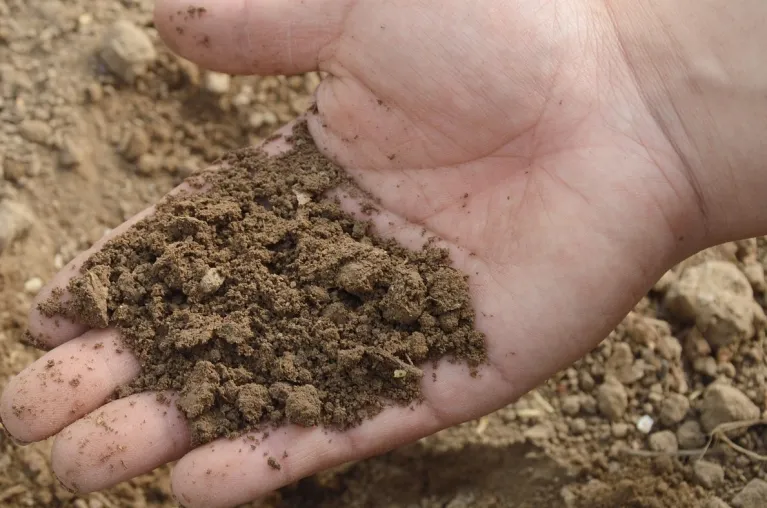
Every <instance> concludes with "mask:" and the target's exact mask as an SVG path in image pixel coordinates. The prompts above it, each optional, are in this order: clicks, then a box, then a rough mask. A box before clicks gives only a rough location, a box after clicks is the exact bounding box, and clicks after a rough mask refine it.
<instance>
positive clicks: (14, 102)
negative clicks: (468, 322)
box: [0, 0, 767, 508]
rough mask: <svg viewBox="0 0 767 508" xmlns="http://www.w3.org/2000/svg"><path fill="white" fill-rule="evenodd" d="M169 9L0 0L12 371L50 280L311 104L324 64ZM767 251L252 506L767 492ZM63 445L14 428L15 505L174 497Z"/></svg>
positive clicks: (658, 502)
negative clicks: (266, 51)
mask: <svg viewBox="0 0 767 508" xmlns="http://www.w3.org/2000/svg"><path fill="white" fill-rule="evenodd" d="M151 9H152V2H151V1H150V0H97V1H85V0H68V1H62V0H40V1H37V2H29V1H28V0H0V388H2V387H3V386H4V384H5V383H6V382H7V380H8V378H9V377H10V376H12V375H13V374H15V373H16V372H18V371H20V370H21V369H22V368H23V367H24V366H26V365H27V364H28V363H29V362H31V361H33V360H34V359H35V358H36V357H37V356H38V355H39V353H38V352H36V351H35V350H34V349H33V348H31V347H29V346H27V345H24V344H23V342H22V336H23V331H24V329H25V319H26V314H27V311H28V308H29V305H30V302H31V299H32V297H33V296H34V294H35V293H36V292H37V291H38V290H39V288H40V286H41V285H42V283H43V281H45V280H47V279H48V278H49V277H51V276H52V275H53V274H54V273H55V272H56V271H57V269H58V268H60V267H61V266H63V264H65V263H66V262H67V261H69V260H70V259H71V258H72V257H73V256H74V255H76V254H77V253H78V252H80V251H81V250H83V249H85V248H87V247H89V246H90V245H91V244H92V243H93V242H94V241H95V240H97V239H98V238H99V237H100V236H101V235H102V234H104V232H105V231H107V230H108V229H109V228H112V227H114V226H116V225H118V224H119V223H121V222H122V221H124V220H125V219H127V218H128V217H130V216H131V215H133V214H134V213H136V212H138V211H139V210H141V209H143V208H144V207H146V206H147V205H148V204H150V203H152V202H154V201H155V200H157V199H158V198H159V197H160V196H162V195H163V194H164V193H165V192H166V191H167V190H168V189H170V187H171V186H172V185H174V184H175V183H177V182H179V181H180V180H181V179H182V178H183V177H185V176H187V175H189V174H190V173H191V172H192V171H194V170H195V169H197V168H201V167H204V166H205V165H206V164H207V163H209V162H211V161H213V160H214V159H215V158H217V157H218V156H220V155H221V154H223V153H224V152H226V151H227V150H230V149H234V148H240V147H242V146H246V145H248V144H251V143H257V142H258V141H260V140H262V139H264V138H266V137H267V136H269V134H270V133H271V132H273V130H274V129H275V128H277V127H278V126H279V125H282V124H283V123H285V122H287V121H289V120H291V119H292V118H294V117H295V116H296V114H298V113H300V112H301V111H303V110H304V109H305V108H306V107H308V104H309V99H310V96H311V92H312V91H313V90H314V88H315V87H316V86H317V84H318V83H319V81H320V76H318V75H316V74H310V75H307V76H301V77H290V78H286V77H249V78H231V79H230V78H229V77H227V76H222V75H216V74H208V73H205V72H204V71H202V70H200V69H198V68H196V67H195V66H194V65H191V64H190V63H189V62H186V61H183V60H180V59H178V58H177V57H175V56H173V55H172V54H171V53H170V52H169V51H168V50H167V49H166V48H164V46H163V45H162V43H161V42H160V41H159V39H158V37H157V34H156V31H155V30H154V29H153V28H152V24H151ZM117 21H123V22H124V21H128V22H130V23H131V24H132V25H131V26H128V27H127V28H126V25H125V24H122V25H119V26H120V27H122V28H121V30H122V34H123V35H122V37H125V38H126V40H127V41H128V42H127V44H128V46H129V47H131V48H133V49H134V50H135V51H133V53H132V56H131V58H133V59H134V60H125V58H124V57H125V55H122V56H120V55H117V56H116V57H115V56H114V55H113V57H112V58H111V62H112V67H111V68H110V67H109V66H107V65H106V63H105V59H104V57H102V56H100V55H102V54H103V53H102V51H103V50H104V48H105V47H107V48H108V47H110V44H111V43H110V42H109V41H110V40H112V41H113V40H114V39H109V38H108V37H107V39H106V40H105V36H106V35H107V34H109V33H110V31H111V30H114V23H115V22H117ZM148 47H149V49H147V48H148ZM120 58H122V59H123V60H120ZM142 58H143V59H145V60H142ZM107 59H108V60H109V59H110V57H107ZM115 59H116V60H115ZM119 75H122V76H124V77H129V78H132V81H131V82H130V83H126V82H124V80H122V79H120V78H119V77H118V76H119ZM766 262H767V242H766V241H765V240H764V239H752V240H750V241H744V242H739V243H737V244H726V245H722V246H719V247H717V248H714V249H710V250H708V251H705V252H703V253H700V254H698V255H696V256H694V257H693V258H691V259H689V260H687V261H685V262H684V263H682V264H681V265H679V266H678V267H676V268H675V269H674V270H673V271H672V272H670V273H668V274H666V275H665V276H664V277H663V278H662V279H661V280H660V281H658V284H657V285H656V287H655V288H654V290H653V291H652V292H650V293H649V294H648V295H647V296H646V297H645V298H644V299H643V300H642V301H641V302H640V304H639V305H638V306H637V308H636V309H635V310H634V311H633V312H632V313H631V314H630V315H629V316H627V317H626V319H625V320H624V322H623V323H622V324H621V325H620V326H618V327H617V328H616V330H615V331H614V332H613V333H612V334H610V336H609V337H606V338H605V340H604V341H603V342H602V343H601V344H600V345H599V346H598V347H597V348H596V349H595V350H594V351H592V352H591V353H590V354H589V355H588V356H587V357H586V358H584V359H582V360H581V361H579V362H578V364H576V365H575V366H573V367H572V368H569V369H567V370H565V371H563V372H561V373H558V374H557V375H556V376H553V377H552V379H550V380H549V381H548V382H547V383H546V384H545V385H544V386H541V387H540V388H539V389H538V390H536V391H535V392H533V393H530V394H528V395H527V396H525V397H524V398H523V399H522V400H520V401H518V402H517V403H515V404H512V405H510V406H508V407H506V408H504V409H503V410H501V411H498V412H497V413H495V414H492V415H489V416H488V417H486V418H482V419H480V420H478V421H474V422H468V423H466V424H464V425H461V426H458V427H455V428H452V429H448V430H446V431H444V432H442V433H439V434H437V435H435V436H432V437H429V438H427V439H424V440H422V441H421V442H419V443H416V444H414V445H411V446H408V447H405V448H403V449H400V450H397V451H394V452H392V453H389V454H387V455H384V456H381V457H377V458H373V459H370V460H366V461H362V462H358V463H355V464H350V465H346V466H344V467H342V468H338V469H336V470H333V471H329V472H325V473H322V474H320V475H317V476H315V477H312V478H307V479H305V480H303V481H301V482H299V483H297V484H296V485H291V486H289V487H286V488H284V489H283V490H281V491H280V492H277V493H275V494H274V495H273V496H272V497H270V499H267V500H264V501H262V502H260V503H254V504H253V505H252V506H265V507H275V508H277V507H280V508H281V507H286V508H287V507H301V508H303V507H315V506H319V507H331V506H332V507H337V506H349V507H366V508H377V507H392V508H393V507H403V508H404V507H423V508H431V507H440V508H463V507H475V506H476V507H515V508H520V507H527V506H531V507H532V506H550V507H577V508H580V507H584V508H585V507H597V508H599V507H615V506H628V507H653V508H654V507H663V506H674V507H680V508H681V507H688V506H689V507H694V506H702V507H708V508H722V507H726V506H732V507H734V508H754V507H757V506H767V483H766V482H764V480H767V473H765V466H764V464H765V462H764V460H763V456H764V454H767V425H764V424H762V423H760V422H761V421H762V419H763V418H764V417H765V416H766V415H765V414H764V413H765V409H766V408H767V383H766V378H767V367H765V361H764V355H765V318H764V310H763V309H764V308H765V289H766V285H765V277H764V267H765V263H766ZM731 422H735V426H737V427H738V429H735V430H727V431H726V432H725V430H726V427H722V424H724V425H725V426H726V425H728V424H729V423H731ZM710 435H713V436H714V437H715V438H716V439H713V442H711V443H710V446H707V445H708V436H710ZM725 438H726V439H725ZM49 447H50V443H49V442H46V443H42V444H36V445H32V446H28V447H17V446H16V445H15V444H13V443H12V442H11V441H10V440H9V439H8V438H7V437H6V435H5V434H4V433H0V505H2V506H75V507H78V508H85V507H89V508H101V507H118V506H135V507H142V506H153V507H154V506H156V507H165V506H175V503H174V502H173V499H172V496H171V494H170V489H169V478H168V469H167V468H161V469H159V470H157V471H155V472H153V473H152V474H149V475H145V476H143V477H140V478H138V479H135V480H133V481H131V482H126V483H124V484H122V485H119V486H117V487H115V488H113V489H110V490H108V491H104V492H100V493H96V494H92V495H88V496H77V495H75V494H71V493H69V492H67V491H66V490H65V489H64V488H62V487H61V486H60V485H58V483H57V482H56V480H55V479H54V478H53V476H52V474H51V471H50V468H49V466H48V451H49ZM704 451H705V456H704V457H703V459H701V457H702V456H703V452H704Z"/></svg>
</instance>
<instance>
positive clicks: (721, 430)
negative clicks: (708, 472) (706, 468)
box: [621, 419, 767, 462]
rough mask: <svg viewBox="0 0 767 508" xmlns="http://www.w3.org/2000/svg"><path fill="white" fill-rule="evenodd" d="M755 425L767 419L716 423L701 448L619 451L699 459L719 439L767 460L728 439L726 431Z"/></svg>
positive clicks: (756, 457)
mask: <svg viewBox="0 0 767 508" xmlns="http://www.w3.org/2000/svg"><path fill="white" fill-rule="evenodd" d="M756 425H767V419H760V420H745V421H742V422H728V423H721V424H719V425H717V426H716V428H714V430H712V431H711V435H710V436H709V438H708V442H707V443H706V446H704V447H703V448H697V449H695V450H678V451H675V452H654V451H648V450H630V449H627V448H625V449H622V450H621V451H622V452H623V453H625V454H627V455H634V456H637V457H661V456H664V455H666V456H672V457H691V456H695V455H699V457H698V459H697V460H700V459H702V458H703V457H705V455H706V453H708V450H709V449H710V448H711V445H712V444H713V443H714V440H715V439H720V440H721V441H722V442H723V443H724V444H726V445H727V446H729V447H730V448H732V449H733V450H735V451H736V452H738V453H742V454H743V455H745V456H747V457H749V458H751V459H753V460H756V461H759V462H767V455H761V454H759V453H756V452H753V451H751V450H747V449H746V448H743V447H742V446H740V445H738V444H736V443H734V442H733V441H732V439H730V438H729V436H727V432H732V431H734V430H741V429H748V428H750V427H754V426H756Z"/></svg>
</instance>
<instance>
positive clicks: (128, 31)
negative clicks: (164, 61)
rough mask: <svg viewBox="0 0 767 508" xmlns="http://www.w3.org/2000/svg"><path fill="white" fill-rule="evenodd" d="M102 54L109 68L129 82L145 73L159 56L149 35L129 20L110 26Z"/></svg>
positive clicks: (103, 43)
mask: <svg viewBox="0 0 767 508" xmlns="http://www.w3.org/2000/svg"><path fill="white" fill-rule="evenodd" d="M100 55H101V58H102V59H103V60H104V63H106V64H107V66H108V67H109V69H110V70H111V71H112V72H114V73H115V74H116V75H117V76H119V77H120V78H121V79H123V80H124V81H126V82H128V83H132V82H133V81H134V80H135V79H136V78H137V77H138V76H141V75H143V74H144V73H145V72H146V70H147V67H148V66H149V65H150V64H151V63H152V62H154V60H155V59H156V58H157V53H156V51H155V49H154V45H153V44H152V41H151V40H150V39H149V36H148V35H147V34H146V33H145V32H144V31H143V30H141V29H140V28H139V27H137V26H136V25H134V24H133V23H131V22H130V21H127V20H120V21H117V22H116V23H115V24H113V25H112V26H111V27H110V28H109V30H108V31H107V33H106V35H105V36H104V40H103V42H102V48H101V53H100Z"/></svg>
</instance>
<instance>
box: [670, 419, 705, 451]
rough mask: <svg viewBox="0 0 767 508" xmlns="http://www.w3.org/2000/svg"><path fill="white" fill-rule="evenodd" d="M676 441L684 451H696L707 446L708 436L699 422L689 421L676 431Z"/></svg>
mask: <svg viewBox="0 0 767 508" xmlns="http://www.w3.org/2000/svg"><path fill="white" fill-rule="evenodd" d="M676 439H677V441H678V443H679V447H680V448H681V449H683V450H696V449H699V448H703V447H704V446H705V445H706V441H707V440H706V435H705V434H704V433H703V429H701V427H700V423H698V421H697V420H688V421H686V422H684V423H683V424H682V425H680V426H679V428H678V429H677V430H676Z"/></svg>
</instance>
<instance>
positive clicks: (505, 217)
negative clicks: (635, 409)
mask: <svg viewBox="0 0 767 508" xmlns="http://www.w3.org/2000/svg"><path fill="white" fill-rule="evenodd" d="M196 6H198V7H199V6H202V7H204V8H205V10H204V12H203V11H198V12H197V13H196V14H195V15H194V16H190V15H189V14H188V13H187V12H186V10H187V8H188V3H187V2H182V1H180V0H163V1H159V2H158V6H157V12H156V22H157V26H158V28H159V29H160V31H161V33H162V35H163V37H164V38H165V40H166V41H167V42H168V43H169V44H170V45H171V46H172V47H173V48H174V49H175V50H177V51H178V52H179V53H180V54H182V55H183V56H186V57H187V58H190V59H192V60H194V61H197V62H198V63H200V64H201V65H203V66H204V67H207V68H211V69H215V70H220V71H226V72H231V73H258V74H277V73H282V74H294V73H300V72H305V71H309V70H314V69H321V70H324V71H326V72H328V73H329V74H330V77H329V78H328V79H327V80H325V81H324V82H323V83H322V84H321V86H320V88H319V90H318V92H317V105H318V113H317V114H313V115H310V116H309V124H310V129H311V132H312V134H313V136H314V137H315V139H316V141H317V143H318V145H319V146H320V147H321V148H322V149H323V150H324V151H325V152H326V153H327V154H328V155H330V156H332V157H333V158H335V160H336V161H337V162H339V163H340V164H341V165H343V166H344V167H345V168H347V170H348V172H349V173H350V174H351V175H352V176H353V177H354V178H356V180H357V181H358V183H359V184H360V185H361V186H362V187H364V188H365V189H367V190H368V191H370V192H372V193H373V194H375V196H376V197H377V198H379V199H380V201H381V203H382V207H383V211H382V212H381V215H380V216H378V217H376V219H375V221H376V225H377V227H378V229H379V231H380V232H381V233H382V234H385V235H393V236H394V237H396V238H398V239H399V240H401V241H402V242H404V243H406V244H408V245H413V246H415V245H417V244H418V242H419V241H421V240H420V239H421V230H422V228H426V229H428V230H429V231H430V232H431V233H433V234H435V235H437V236H438V237H440V238H441V239H442V241H443V243H444V245H445V246H447V247H448V248H449V249H450V250H451V251H452V254H453V259H454V262H455V265H456V266H457V267H459V268H460V269H462V270H464V271H465V272H467V273H469V274H470V275H471V279H470V284H471V288H472V293H473V299H474V303H475V308H476V311H477V316H478V320H477V325H478V327H479V328H480V329H481V330H482V331H483V332H485V333H486V335H487V339H488V348H489V353H490V360H491V365H490V366H489V367H488V368H486V369H484V370H483V371H482V373H481V376H480V377H479V378H478V379H472V378H470V377H469V376H468V374H467V372H466V371H465V370H464V368H462V367H460V366H457V365H449V364H444V365H441V366H440V367H439V370H438V372H439V378H438V379H439V381H438V382H437V383H432V382H425V383H424V386H423V390H424V394H425V396H426V402H425V403H424V404H422V405H420V406H417V407H416V410H415V411H410V410H408V409H406V408H405V409H397V408H394V409H389V410H387V411H385V412H384V413H382V414H381V415H380V416H378V417H377V418H375V419H374V420H371V421H368V422H366V423H364V424H363V425H361V426H360V427H357V428H355V429H352V430H350V431H348V432H346V433H343V434H338V433H325V432H324V431H323V430H322V429H303V428H298V427H286V428H285V429H284V430H281V431H280V432H277V433H275V434H274V435H273V436H272V437H270V439H269V440H267V441H265V442H264V443H262V444H261V445H260V446H261V447H262V449H263V451H268V452H269V453H270V454H272V455H276V454H279V455H280V456H281V454H282V452H283V450H287V452H288V457H287V458H284V459H281V461H280V462H281V464H282V469H281V470H279V471H274V470H272V469H271V468H269V466H268V465H267V464H266V461H265V460H264V458H263V454H262V453H252V454H251V453H239V449H240V448H241V447H242V445H241V443H240V441H219V442H215V443H212V444H209V445H205V446H202V447H199V448H197V449H194V450H191V449H190V447H189V433H188V429H187V428H186V425H185V423H184V421H183V419H182V418H181V416H180V414H179V412H178V411H177V410H176V409H175V408H174V406H172V405H171V406H170V407H167V406H165V405H161V404H159V403H158V402H157V401H156V396H155V394H152V393H144V394H138V395H134V396H131V397H128V398H125V399H120V400H116V401H113V402H110V403H107V404H104V400H105V398H106V397H107V396H108V395H109V394H111V392H112V391H113V390H114V389H115V388H116V387H117V386H119V385H121V384H123V383H125V382H127V381H129V380H130V379H131V378H133V377H134V376H136V375H137V373H138V369H139V366H138V363H137V361H136V360H135V359H134V358H132V357H130V356H129V355H128V354H127V353H120V352H119V350H121V346H120V340H119V337H117V335H116V334H115V333H114V331H110V330H106V331H102V330H92V331H87V330H85V329H84V328H83V327H81V326H79V325H77V324H74V323H69V322H65V321H64V320H56V319H45V318H44V317H42V316H41V314H40V313H39V312H38V311H36V310H34V309H33V310H32V313H31V316H30V331H31V333H32V334H33V335H34V336H35V337H37V338H38V339H39V340H40V341H41V342H43V343H44V344H45V345H46V346H48V347H55V349H53V350H52V351H50V352H49V353H47V354H46V355H45V356H44V357H42V358H41V359H40V360H39V361H37V362H36V363H35V364H34V365H32V366H30V367H29V368H27V369H26V370H25V371H23V372H22V373H20V374H19V375H18V376H17V377H16V378H14V379H13V380H12V381H11V382H10V383H9V385H8V387H7V389H6V391H5V393H4V394H3V396H2V399H1V400H0V414H1V415H2V418H3V421H4V423H5V426H6V428H7V429H8V431H9V432H11V433H12V434H13V435H14V436H15V437H16V438H17V439H20V440H23V441H27V442H29V441H36V440H41V439H44V438H47V437H49V436H52V435H54V434H57V433H58V435H57V437H56V440H55V443H54V447H53V456H52V460H53V467H54V470H55V472H56V474H57V475H58V477H59V478H60V479H61V480H62V481H63V482H64V483H65V484H66V485H67V486H70V487H72V488H74V489H76V490H80V491H93V490H98V489H103V488H106V487H108V486H111V485H113V484H115V483H118V482H120V481H123V480H126V479H129V478H131V477H134V476H136V475H138V474H141V473H144V472H146V471H149V470H151V469H153V468H155V467H157V466H159V465H161V464H164V463H166V462H169V461H174V460H177V459H180V460H179V462H178V463H177V465H176V467H175V470H174V473H173V488H174V491H175V493H176V495H177V497H178V498H179V500H180V501H181V502H182V503H183V504H185V505H187V506H205V507H214V506H233V505H236V504H239V503H243V502H246V501H248V500H251V499H255V498H257V497H259V496H262V495H264V494H266V493H268V492H270V491H272V490H274V489H277V488H279V487H281V486H283V485H285V484H287V483H289V482H292V481H294V480H297V479H299V478H301V477H304V476H307V475H310V474H312V473H314V472H317V471H319V470H321V469H324V468H328V467H331V466H334V465H337V464H340V463H343V462H346V461H350V460H355V459H360V458H364V457H366V456H370V455H373V454H377V453H381V452H384V451H386V450H389V449H392V448H394V447H397V446H399V445H402V444H405V443H407V442H410V441H413V440H416V439H419V438H421V437H424V436H426V435H429V434H431V433H434V432H436V431H438V430H440V429H442V428H445V427H447V426H450V425H453V424H457V423H459V422H462V421H466V420H469V419H473V418H477V417H480V416H482V415H484V414H487V413H489V412H491V411H493V410H495V409H498V408H501V407H503V406H504V405H506V404H508V403H510V402H512V401H514V400H515V399H516V398H518V397H519V396H521V395H522V394H524V393H525V392H527V391H528V390H530V389H532V388H534V387H535V386H537V385H538V384H539V383H541V382H543V381H544V380H545V379H547V378H548V377H549V376H551V375H552V374H554V373H555V372H556V371H557V370H559V369H561V368H563V367H565V366H567V365H569V364H570V363H572V362H573V361H574V360H576V359H577V358H579V357H580V356H582V355H583V354H584V353H586V352H587V351H588V350H589V349H591V348H593V347H594V346H595V345H596V344H597V343H598V342H599V341H600V340H601V339H602V338H604V337H605V336H606V335H607V334H608V333H609V332H610V330H611V329H612V328H613V327H614V326H615V325H616V324H617V323H618V322H619V321H620V320H621V319H622V317H623V316H624V315H625V314H626V313H627V312H628V311H629V310H630V309H631V307H632V306H633V305H634V304H635V303H636V301H637V300H638V299H639V298H640V297H641V296H642V295H643V294H644V293H645V292H646V291H647V290H648V289H649V287H650V286H651V285H652V284H653V283H654V282H655V280H657V278H658V277H659V276H660V275H661V274H662V273H663V272H664V271H665V270H667V269H668V268H670V267H671V266H672V265H673V264H674V263H675V262H677V261H679V260H681V259H682V258H684V257H685V256H687V255H689V254H691V253H693V252H695V251H696V250H699V249H701V248H703V247H706V246H708V245H709V244H711V243H712V242H713V241H715V240H718V239H719V238H718V237H715V236H711V234H710V231H712V229H711V228H710V227H709V226H710V224H709V222H707V221H708V220H709V219H707V218H706V216H705V213H704V212H705V209H706V203H705V202H703V201H702V200H701V199H702V198H701V194H700V192H698V191H697V187H696V185H697V183H698V182H699V181H700V179H698V178H697V175H696V174H694V173H691V170H690V168H689V167H688V166H687V165H686V164H685V162H686V159H685V157H684V156H683V154H680V151H679V150H677V149H676V146H677V144H676V143H675V140H674V139H672V138H671V137H669V135H668V133H667V131H666V129H664V128H663V127H664V126H663V124H661V123H659V122H658V121H657V119H656V118H655V116H654V115H653V114H652V113H653V108H652V107H650V106H648V102H647V100H646V92H647V90H648V88H651V85H652V83H655V82H654V81H652V80H644V79H640V78H641V77H642V76H637V75H636V73H635V68H634V67H633V66H632V65H633V64H632V62H631V61H630V60H631V58H629V57H630V56H631V54H632V53H631V52H630V51H628V50H627V47H626V45H625V44H624V42H625V41H624V40H623V39H622V37H621V36H622V34H624V33H630V31H629V30H628V29H627V27H634V26H635V24H632V23H631V22H630V20H628V18H627V17H623V15H622V14H621V13H616V12H615V11H613V10H611V9H610V8H609V7H608V4H607V2H605V4H602V3H600V2H593V1H587V0H572V1H559V2H537V1H536V2H534V1H531V0H518V1H516V2H508V1H492V0H483V1H475V2H464V1H460V0H420V1H412V0H395V1H389V2H376V1H369V0H357V1H352V0H311V1H309V0H307V1H304V2H291V1H287V0H282V1H278V0H272V1H266V0H245V1H242V0H238V1H234V0H226V1H218V2H212V1H200V2H196ZM616 27H621V28H620V30H619V29H618V28H616ZM178 28H180V29H178ZM624 30H625V31H624ZM632 47H633V46H629V49H631V48H632ZM652 90H653V91H655V88H652ZM273 149H275V150H277V149H279V147H278V146H274V147H273ZM144 213H151V209H149V210H147V211H146V212H144ZM139 218H140V217H138V218H136V219H134V220H133V221H131V222H128V223H126V224H124V225H122V226H121V227H119V228H117V229H116V230H114V231H113V232H112V233H111V236H114V235H117V234H120V232H122V231H124V230H125V229H126V228H127V227H130V224H131V223H132V222H134V221H135V220H138V219H139ZM101 243H103V242H101ZM101 243H100V244H101ZM100 244H99V245H100ZM99 245H96V246H94V249H97V248H98V247H99ZM470 254H473V255H470ZM88 255H89V252H86V253H84V254H82V255H81V256H79V257H78V258H77V259H75V260H74V261H73V262H72V263H71V265H70V266H68V267H66V268H65V269H64V270H62V272H61V273H60V274H58V275H57V276H56V277H55V279H54V280H53V281H52V282H51V284H49V286H48V287H47V288H45V289H44V290H43V292H42V293H41V295H40V298H39V300H38V301H41V300H42V299H45V298H46V297H47V296H48V295H50V293H51V290H52V288H54V287H63V286H64V285H65V284H66V282H67V280H68V279H69V277H70V276H71V275H72V274H73V273H75V269H76V268H77V267H78V266H79V264H80V263H82V262H83V260H84V259H86V257H87V256H88ZM95 344H102V347H99V348H94V347H93V346H94V345H95ZM428 371H429V369H428V368H427V372H426V376H425V379H430V375H429V372H428ZM74 380H77V381H74ZM75 384H77V386H74V385H75ZM259 451H260V450H259Z"/></svg>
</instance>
